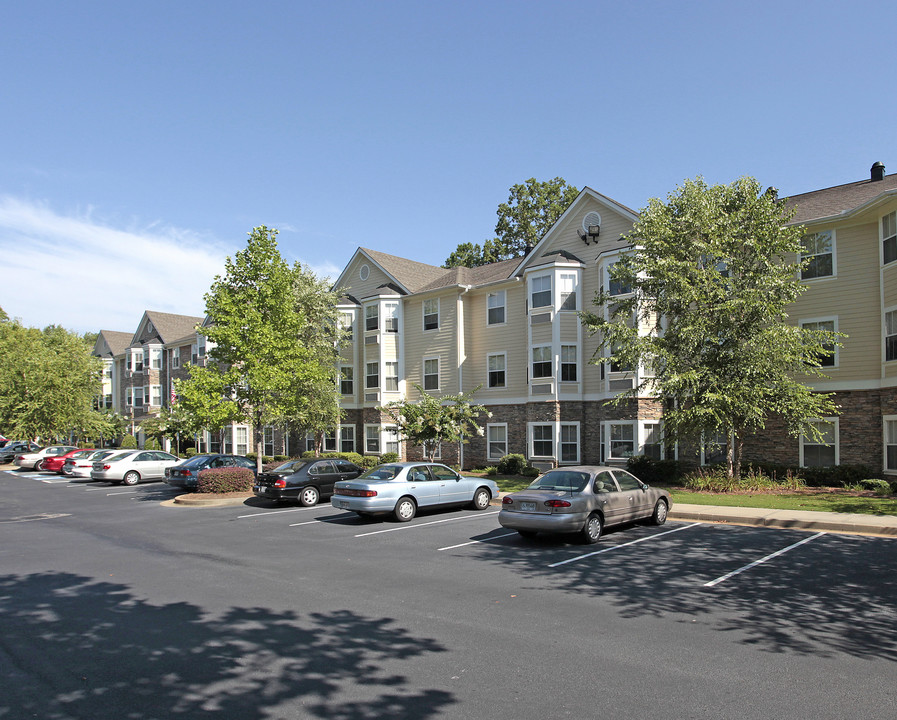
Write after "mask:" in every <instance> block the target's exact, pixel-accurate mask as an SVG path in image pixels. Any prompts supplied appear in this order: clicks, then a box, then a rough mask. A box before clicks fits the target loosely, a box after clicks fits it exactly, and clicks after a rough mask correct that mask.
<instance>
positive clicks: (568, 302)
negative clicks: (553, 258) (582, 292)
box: [559, 273, 577, 310]
mask: <svg viewBox="0 0 897 720" xmlns="http://www.w3.org/2000/svg"><path fill="white" fill-rule="evenodd" d="M559 285H560V286H561V287H560V292H561V310H576V304H577V300H576V273H561V276H560V281H559Z"/></svg>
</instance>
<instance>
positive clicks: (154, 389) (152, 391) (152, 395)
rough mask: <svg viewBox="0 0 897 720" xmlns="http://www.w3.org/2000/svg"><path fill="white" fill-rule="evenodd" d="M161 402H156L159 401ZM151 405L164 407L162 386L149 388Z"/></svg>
mask: <svg viewBox="0 0 897 720" xmlns="http://www.w3.org/2000/svg"><path fill="white" fill-rule="evenodd" d="M157 395H158V400H159V402H155V400H156V399H157V397H156V396H157ZM149 399H150V401H149V405H150V407H162V386H161V385H150V386H149Z"/></svg>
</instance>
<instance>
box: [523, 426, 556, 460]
mask: <svg viewBox="0 0 897 720" xmlns="http://www.w3.org/2000/svg"><path fill="white" fill-rule="evenodd" d="M536 427H550V428H551V429H552V432H551V455H536V452H535V445H536V438H535V435H534V433H533V431H534V429H535V428H536ZM557 443H558V423H556V422H528V423H527V424H526V449H527V457H529V458H538V459H539V460H542V459H545V460H557V455H558V444H557Z"/></svg>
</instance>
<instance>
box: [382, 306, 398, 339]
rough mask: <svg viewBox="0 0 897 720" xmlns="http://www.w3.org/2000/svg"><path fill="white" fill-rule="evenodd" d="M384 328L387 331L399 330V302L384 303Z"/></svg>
mask: <svg viewBox="0 0 897 720" xmlns="http://www.w3.org/2000/svg"><path fill="white" fill-rule="evenodd" d="M383 329H384V330H385V331H386V332H392V333H394V332H398V331H399V304H398V303H394V302H388V303H383Z"/></svg>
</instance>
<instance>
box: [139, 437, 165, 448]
mask: <svg viewBox="0 0 897 720" xmlns="http://www.w3.org/2000/svg"><path fill="white" fill-rule="evenodd" d="M143 449H144V450H161V449H162V446H161V445H160V444H159V441H158V440H157V439H156V438H154V437H151V438H149V439H148V440H147V441H146V442H145V443H143Z"/></svg>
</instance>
